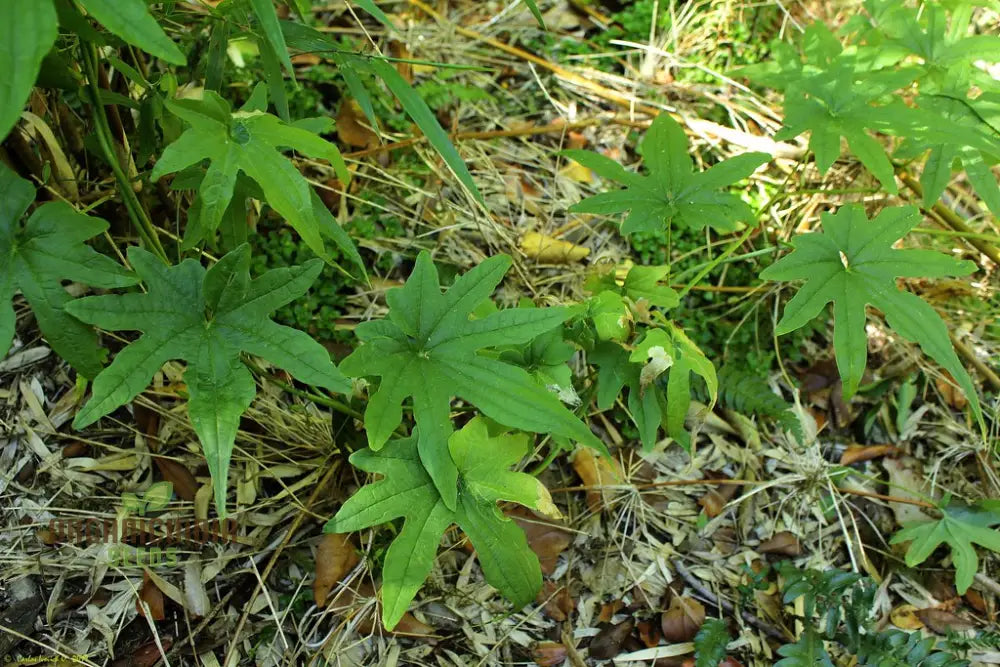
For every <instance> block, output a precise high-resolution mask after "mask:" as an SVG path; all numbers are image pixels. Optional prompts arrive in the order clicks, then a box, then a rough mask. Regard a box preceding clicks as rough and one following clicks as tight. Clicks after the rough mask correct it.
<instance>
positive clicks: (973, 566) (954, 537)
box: [891, 502, 1000, 595]
mask: <svg viewBox="0 0 1000 667" xmlns="http://www.w3.org/2000/svg"><path fill="white" fill-rule="evenodd" d="M997 524H1000V512H997V511H995V508H991V507H989V506H988V505H987V506H980V507H970V506H968V505H965V504H963V503H958V502H954V503H952V504H951V505H949V506H947V507H943V508H941V518H940V519H937V520H936V521H935V520H932V521H918V522H915V523H910V524H907V525H905V526H904V527H903V529H902V530H900V531H899V532H898V533H896V534H895V535H893V536H892V540H891V544H901V543H904V542H909V543H910V546H909V548H908V549H907V550H906V565H907V566H908V567H915V566H917V565H920V564H921V563H923V562H924V561H925V560H927V559H928V558H930V556H931V554H932V553H934V550H935V549H937V548H938V547H939V546H941V545H942V544H947V545H948V547H949V548H950V549H951V559H952V562H953V563H954V565H955V588H956V589H957V590H958V593H959V595H964V594H965V591H967V590H969V586H971V585H972V580H973V578H975V576H976V571H977V570H978V569H979V558H978V557H977V556H976V550H975V548H974V547H973V546H972V545H973V544H979V545H981V546H984V547H986V548H987V549H991V550H993V551H997V552H1000V531H998V530H996V529H995V528H993V526H996V525H997Z"/></svg>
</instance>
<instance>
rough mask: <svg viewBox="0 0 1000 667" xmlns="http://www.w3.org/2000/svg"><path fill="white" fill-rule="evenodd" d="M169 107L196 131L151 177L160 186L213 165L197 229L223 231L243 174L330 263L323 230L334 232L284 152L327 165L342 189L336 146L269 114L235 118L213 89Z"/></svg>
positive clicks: (344, 174)
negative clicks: (166, 178) (181, 174)
mask: <svg viewBox="0 0 1000 667" xmlns="http://www.w3.org/2000/svg"><path fill="white" fill-rule="evenodd" d="M166 105H167V108H168V109H170V111H171V112H172V113H174V114H175V115H177V116H179V117H180V118H182V119H183V120H185V121H187V122H188V123H189V124H190V125H191V127H190V128H189V129H187V130H185V132H184V133H183V134H182V135H181V136H180V137H179V138H178V139H177V141H175V142H174V143H172V144H170V145H169V146H167V148H166V149H165V150H164V151H163V154H162V155H161V156H160V159H159V160H157V162H156V165H155V166H154V168H153V173H152V174H151V178H152V180H153V181H156V180H157V179H158V178H160V177H161V176H163V175H165V174H170V173H173V172H176V171H180V170H182V169H185V168H187V167H190V166H192V165H195V164H197V163H199V162H201V161H202V160H209V161H210V164H209V167H208V172H207V173H206V175H205V178H204V180H203V181H202V183H201V186H200V189H199V200H200V202H201V204H200V206H201V214H200V219H199V221H198V224H200V226H201V229H203V230H204V233H206V234H207V233H211V232H213V231H214V230H215V229H216V228H217V227H218V226H219V222H220V221H221V220H222V216H223V214H224V213H225V211H226V208H227V207H228V205H229V202H230V201H231V200H232V198H233V189H234V187H235V185H236V178H237V175H238V174H239V173H240V172H242V173H244V174H246V175H247V176H249V177H250V178H251V179H252V180H253V181H255V182H256V183H257V185H259V186H260V188H261V190H262V192H263V194H264V197H265V198H266V199H267V203H268V204H270V206H271V207H272V208H273V209H274V210H275V211H277V212H278V213H279V214H280V215H281V216H283V217H284V218H285V219H286V220H288V222H289V224H290V225H291V226H292V227H293V228H294V229H295V230H296V231H297V232H298V233H299V235H300V236H301V237H302V240H303V241H305V243H306V245H308V246H309V248H310V249H311V250H312V251H313V252H315V253H316V254H317V255H318V256H319V257H322V258H324V259H328V257H329V256H328V254H327V252H326V246H325V243H324V241H323V237H324V235H325V234H324V230H325V231H327V232H329V231H330V229H329V226H328V225H326V224H325V223H321V222H320V221H317V219H316V215H315V211H314V200H313V193H312V189H311V188H310V187H309V183H308V182H307V181H306V179H305V178H304V177H303V176H302V174H300V173H299V171H298V169H296V168H295V165H294V164H292V162H291V161H290V160H288V159H287V158H285V157H284V156H283V155H282V154H281V150H282V149H292V150H295V151H298V152H300V153H303V154H305V155H308V156H310V157H314V158H321V159H325V160H328V161H329V162H330V163H331V164H332V165H333V167H334V169H335V170H336V172H337V177H338V178H339V179H341V183H345V184H346V183H348V182H350V174H349V172H348V171H347V165H346V164H344V160H343V157H342V156H341V154H340V151H339V150H337V147H336V146H334V145H333V144H332V143H330V142H328V141H326V140H325V139H323V138H321V137H319V136H317V135H315V134H313V133H312V132H309V131H307V130H304V129H302V128H300V127H296V126H294V125H289V124H287V123H284V122H282V121H281V120H280V119H278V118H277V117H276V116H272V115H271V114H266V113H261V112H257V111H250V112H246V111H237V112H236V113H233V112H232V110H231V107H230V106H229V103H228V102H226V101H225V100H224V99H222V98H221V97H219V95H218V94H216V93H214V92H212V91H205V96H204V98H203V99H201V100H193V99H183V100H172V101H168V102H167V103H166ZM332 240H334V241H335V242H336V243H337V244H338V245H342V244H344V242H345V239H344V238H343V236H342V235H340V236H337V237H335V238H334V239H332Z"/></svg>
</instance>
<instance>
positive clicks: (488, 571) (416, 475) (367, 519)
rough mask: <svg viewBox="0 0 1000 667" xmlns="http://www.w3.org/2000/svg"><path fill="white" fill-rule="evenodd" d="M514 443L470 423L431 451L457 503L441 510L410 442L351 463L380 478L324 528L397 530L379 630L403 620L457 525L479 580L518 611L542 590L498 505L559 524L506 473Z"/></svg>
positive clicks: (520, 478)
mask: <svg viewBox="0 0 1000 667" xmlns="http://www.w3.org/2000/svg"><path fill="white" fill-rule="evenodd" d="M528 445H529V442H528V438H527V436H525V435H523V434H521V435H510V434H506V435H500V436H497V437H490V433H489V430H488V428H487V425H486V422H485V420H483V419H482V418H480V417H477V418H475V419H473V420H472V421H470V422H469V423H468V424H466V425H465V427H464V428H462V429H461V430H460V431H457V432H455V433H453V434H451V437H450V438H449V439H448V441H447V443H439V446H441V447H445V448H447V450H448V451H450V454H451V458H452V459H453V460H454V461H455V465H456V466H457V468H458V479H459V484H458V496H457V498H456V503H455V506H454V507H453V508H449V507H448V506H447V505H446V504H445V502H444V499H443V498H442V497H441V494H440V493H438V490H437V488H436V487H435V483H434V481H433V480H432V479H431V478H430V475H428V474H427V470H426V469H425V468H424V466H423V464H422V463H421V455H420V454H419V453H418V447H417V438H415V437H410V438H404V439H399V440H391V441H390V442H388V443H387V444H386V445H385V447H383V448H382V449H380V450H378V451H372V450H370V449H364V450H361V451H358V452H355V453H354V454H352V455H351V463H352V464H353V465H355V466H357V467H358V468H361V469H362V470H364V471H366V472H371V473H378V474H379V475H381V476H382V479H380V480H379V481H377V482H374V483H371V484H368V485H367V486H364V487H362V488H361V489H360V490H359V491H358V492H357V493H355V494H354V495H353V496H351V498H350V499H349V500H348V501H347V502H346V503H344V505H343V506H342V507H341V508H340V511H339V512H337V515H336V516H335V517H333V518H332V519H330V521H329V522H327V524H326V526H325V527H324V529H323V530H324V531H325V532H328V533H345V532H350V531H354V530H360V529H362V528H367V527H369V526H375V525H378V524H381V523H385V522H386V521H392V520H394V519H399V518H402V519H403V520H404V522H403V529H402V530H401V531H400V532H399V534H398V535H397V536H396V539H395V540H393V542H392V545H390V546H389V549H388V551H387V552H386V554H385V565H384V567H383V570H382V619H383V623H384V624H385V627H386V628H387V629H390V630H391V629H392V628H393V627H395V625H396V623H397V622H398V621H399V619H400V618H402V616H403V614H404V613H406V610H407V608H408V607H409V605H410V602H411V601H412V600H413V597H414V596H415V595H416V593H417V591H418V590H419V589H420V586H421V585H423V583H424V580H425V579H426V578H427V575H428V573H429V572H430V571H431V567H432V566H433V564H434V557H435V554H436V553H437V548H438V544H439V543H440V542H441V536H442V535H444V533H445V531H446V530H447V529H448V527H449V526H451V525H452V524H458V526H459V528H461V529H462V530H463V531H464V532H465V534H466V535H468V537H469V539H470V540H471V542H472V546H473V547H475V549H476V556H477V557H478V559H479V564H480V566H482V568H483V574H484V575H485V576H486V580H487V581H488V582H490V583H491V584H492V585H493V586H495V587H496V588H497V589H499V590H500V592H501V593H503V595H504V597H506V598H507V599H508V600H510V601H511V602H512V603H514V604H515V605H516V606H518V607H523V606H524V605H526V604H529V603H530V602H532V601H533V600H534V599H535V596H536V595H537V593H538V589H539V588H540V587H541V585H542V572H541V569H540V567H539V565H538V558H537V557H536V556H535V554H534V553H533V552H532V551H531V549H530V548H529V547H528V543H527V540H526V539H525V536H524V531H522V530H521V529H520V528H519V527H518V525H517V524H516V523H514V522H513V521H511V520H509V519H507V518H505V517H504V516H503V515H502V514H501V513H500V510H499V509H498V508H497V502H498V501H501V500H503V501H511V502H516V503H520V504H521V505H524V506H525V507H530V508H531V509H534V510H537V511H539V512H541V513H543V514H548V515H550V516H556V517H558V516H559V512H558V510H556V508H555V506H554V505H553V504H552V500H551V498H550V496H549V492H548V490H546V488H545V487H544V486H542V484H541V482H539V481H538V480H537V479H535V478H534V477H532V476H531V475H527V474H525V473H519V472H511V471H510V470H508V468H510V467H511V466H512V465H514V464H515V463H517V462H518V461H520V459H521V457H523V456H524V455H525V454H527V453H528V451H529V449H528Z"/></svg>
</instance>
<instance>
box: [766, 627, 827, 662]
mask: <svg viewBox="0 0 1000 667" xmlns="http://www.w3.org/2000/svg"><path fill="white" fill-rule="evenodd" d="M778 655H780V656H782V659H781V660H779V661H778V662H776V663H774V667H817V665H819V666H820V667H833V661H831V660H830V654H829V653H827V652H826V647H825V646H823V638H822V637H821V636H820V635H819V633H817V632H816V631H815V630H813V629H812V628H806V629H805V630H804V631H803V632H802V636H801V637H799V640H798V641H797V642H795V643H794V644H785V645H784V646H782V647H781V648H779V649H778Z"/></svg>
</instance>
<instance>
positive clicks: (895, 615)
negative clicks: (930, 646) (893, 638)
mask: <svg viewBox="0 0 1000 667" xmlns="http://www.w3.org/2000/svg"><path fill="white" fill-rule="evenodd" d="M889 621H890V622H892V624H893V625H895V626H896V627H897V628H899V629H900V630H919V629H921V628H922V627H924V622H923V621H921V620H920V618H919V617H918V616H917V608H916V607H914V606H913V605H912V604H901V605H899V606H898V607H896V608H895V609H893V610H892V611H890V612H889Z"/></svg>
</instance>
